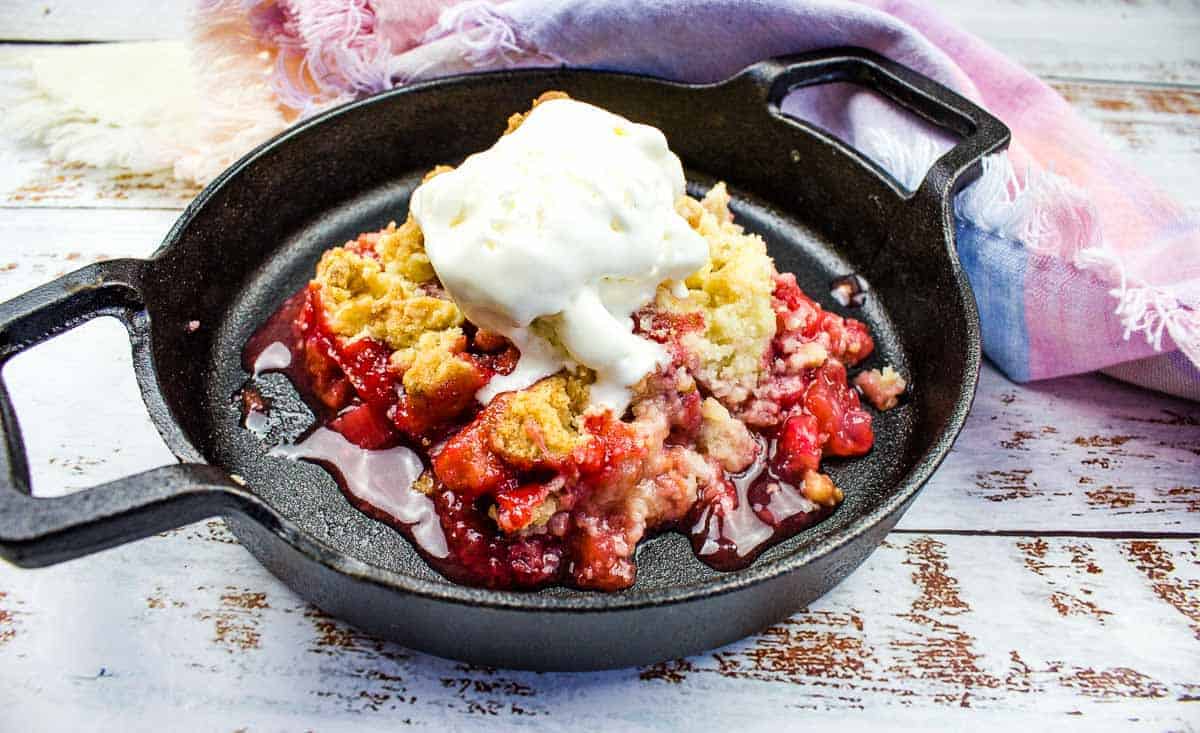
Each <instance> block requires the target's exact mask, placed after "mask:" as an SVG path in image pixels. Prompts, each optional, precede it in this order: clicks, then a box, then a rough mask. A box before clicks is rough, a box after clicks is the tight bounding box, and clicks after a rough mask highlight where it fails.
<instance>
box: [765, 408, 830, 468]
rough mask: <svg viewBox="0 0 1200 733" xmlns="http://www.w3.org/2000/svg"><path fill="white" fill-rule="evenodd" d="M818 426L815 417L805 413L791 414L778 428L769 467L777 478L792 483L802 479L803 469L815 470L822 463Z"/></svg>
mask: <svg viewBox="0 0 1200 733" xmlns="http://www.w3.org/2000/svg"><path fill="white" fill-rule="evenodd" d="M820 433H821V429H820V425H819V424H818V422H817V418H815V417H813V416H812V415H809V414H807V413H803V412H799V413H795V414H793V415H792V416H791V417H789V418H788V419H787V420H786V421H785V422H784V423H783V427H782V428H781V429H780V431H779V437H778V439H777V440H776V443H775V454H774V455H773V456H771V468H772V469H773V470H774V472H775V474H776V475H777V476H779V478H781V479H784V480H785V481H790V482H792V483H801V482H803V481H804V474H805V472H806V471H815V470H817V466H818V465H819V464H820V462H821V442H822V441H821V434H820Z"/></svg>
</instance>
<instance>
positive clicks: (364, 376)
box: [335, 338, 396, 409]
mask: <svg viewBox="0 0 1200 733" xmlns="http://www.w3.org/2000/svg"><path fill="white" fill-rule="evenodd" d="M338 342H340V343H338ZM338 342H335V343H337V345H336V346H335V354H336V356H337V357H338V363H339V365H340V366H341V367H342V371H344V372H345V373H346V376H347V377H348V378H349V379H350V383H351V384H352V385H354V391H356V392H357V393H358V396H359V397H361V398H363V400H364V401H366V402H370V403H371V404H373V405H375V406H376V407H381V408H384V409H386V408H387V407H389V406H390V405H391V404H392V403H394V402H395V401H396V378H395V376H394V375H393V374H391V373H390V372H389V371H388V356H390V355H391V350H390V349H388V347H387V345H385V344H382V343H380V342H378V341H376V340H374V339H369V338H360V339H354V340H353V341H346V340H342V339H338Z"/></svg>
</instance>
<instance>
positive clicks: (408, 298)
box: [314, 217, 463, 349]
mask: <svg viewBox="0 0 1200 733" xmlns="http://www.w3.org/2000/svg"><path fill="white" fill-rule="evenodd" d="M314 282H315V283H316V284H317V286H318V287H319V288H320V292H321V302H322V304H323V305H324V308H325V313H326V317H327V319H328V323H329V327H330V329H331V330H332V331H333V332H334V333H336V334H337V335H339V336H345V337H347V338H352V339H354V338H362V337H370V338H373V339H375V340H377V341H381V342H383V343H385V344H387V345H388V346H390V347H391V348H393V349H404V348H407V347H409V346H412V345H413V344H414V343H415V342H416V341H417V340H418V339H419V338H420V337H421V336H422V335H423V334H426V333H429V332H437V331H444V330H448V329H453V328H457V327H458V326H461V325H462V324H463V314H462V311H460V310H459V308H458V306H457V305H455V304H454V303H453V302H452V301H450V300H449V299H447V298H445V297H443V296H442V295H441V293H440V288H439V287H437V285H436V280H435V278H434V273H433V267H432V266H431V265H430V264H429V257H428V256H426V254H425V249H424V245H423V241H422V237H421V230H420V228H419V227H417V225H416V222H415V221H413V220H412V218H411V217H410V218H409V219H408V220H407V221H405V222H404V225H403V226H401V227H396V225H395V223H392V224H389V225H388V227H387V228H386V229H384V230H383V231H380V232H375V233H372V234H364V235H362V236H360V237H359V238H358V239H357V240H355V241H352V242H347V243H346V244H345V245H344V246H342V247H334V248H333V249H331V250H329V251H327V252H326V253H325V254H324V255H323V256H322V257H321V261H320V262H319V263H318V264H317V273H316V279H315V280H314Z"/></svg>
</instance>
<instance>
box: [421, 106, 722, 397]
mask: <svg viewBox="0 0 1200 733" xmlns="http://www.w3.org/2000/svg"><path fill="white" fill-rule="evenodd" d="M684 185H685V181H684V176H683V166H682V165H681V164H680V162H679V158H677V157H676V156H675V154H674V153H672V152H671V151H670V150H669V149H668V148H667V141H666V138H665V137H664V136H663V134H662V132H660V131H659V130H657V129H655V128H653V127H650V126H648V125H640V124H636V123H633V122H630V121H629V120H627V119H625V118H623V117H620V116H618V115H615V114H612V113H611V112H607V111H605V110H602V109H600V108H598V107H594V106H592V105H589V104H584V103H582V102H577V101H573V100H569V99H556V100H551V101H548V102H544V103H542V104H540V105H538V106H537V107H536V108H535V109H534V110H533V111H532V112H531V113H530V114H529V115H528V116H527V117H526V119H525V121H524V123H523V124H522V125H521V126H520V127H519V128H518V129H517V130H516V131H515V132H513V133H511V134H509V135H506V136H504V137H502V138H501V139H500V140H499V142H497V143H496V144H495V145H494V146H493V147H492V148H491V149H489V150H487V151H484V152H482V153H478V154H476V155H473V156H471V157H470V158H467V160H466V161H465V162H464V163H463V164H462V165H461V166H459V167H458V168H457V169H456V170H453V171H450V172H447V173H443V174H441V175H439V176H437V177H435V178H433V179H431V180H429V181H428V182H426V183H424V184H422V185H421V186H420V187H419V188H417V190H416V191H414V192H413V196H412V204H411V210H412V214H413V216H414V217H415V218H416V220H417V223H418V224H419V225H420V226H421V230H422V231H423V233H424V236H425V249H426V252H427V253H428V255H429V259H430V262H431V263H432V264H433V268H434V270H435V271H436V272H437V275H438V278H439V279H440V280H441V281H442V284H443V285H444V286H445V287H446V290H447V291H448V292H449V293H450V296H451V297H452V298H453V299H454V300H455V302H457V303H458V305H459V307H460V308H462V310H463V312H464V313H465V314H466V316H467V318H469V319H470V320H471V321H472V322H473V323H475V324H476V325H478V326H481V327H484V328H488V329H491V330H493V331H497V332H499V333H502V334H504V335H505V336H507V337H508V338H509V339H510V340H511V341H512V342H513V343H514V344H515V345H516V346H517V348H518V349H519V350H520V351H521V358H520V361H519V362H518V364H517V367H516V369H515V370H514V371H513V372H512V374H509V375H507V376H499V377H496V378H495V379H493V380H492V381H491V382H490V383H489V384H488V386H487V387H485V388H484V389H483V390H480V392H479V394H478V397H479V399H480V401H482V402H484V403H486V402H488V401H490V400H491V398H492V397H494V396H495V395H496V394H499V393H500V392H505V391H509V390H515V389H522V388H525V387H528V386H530V385H531V384H533V383H534V382H536V381H537V380H539V379H541V378H542V377H546V376H549V375H551V374H554V373H555V372H557V371H559V370H560V369H562V368H563V367H564V366H569V365H573V364H583V365H584V366H587V367H590V368H592V369H594V370H595V371H596V382H595V384H593V385H592V388H591V399H592V402H593V403H595V404H599V405H603V406H606V407H609V408H612V409H613V411H614V412H617V413H620V412H622V411H624V409H625V406H626V405H627V404H628V403H629V399H630V396H631V395H630V391H629V387H630V386H632V385H633V384H635V383H636V382H637V381H638V380H640V379H641V378H642V377H644V376H645V375H646V374H648V373H650V372H651V371H653V370H655V369H657V368H658V367H660V366H662V365H664V364H666V363H667V362H668V356H667V353H666V350H665V349H664V348H663V347H662V346H661V345H660V344H657V343H655V342H653V341H650V340H648V339H644V338H642V337H640V336H638V335H636V334H634V333H633V319H632V317H631V316H632V314H633V312H634V311H636V310H637V309H638V308H640V307H642V306H643V305H645V304H646V303H648V302H649V301H650V300H651V299H652V298H653V297H654V293H655V290H656V289H657V288H658V286H659V285H660V284H661V283H663V282H664V281H668V280H681V279H683V278H685V277H687V276H688V275H690V274H691V273H693V272H695V271H696V270H698V269H699V268H700V267H701V266H703V265H704V263H705V262H707V261H708V244H707V242H706V241H705V240H704V238H703V237H701V236H700V235H699V234H697V233H696V232H694V231H693V230H692V229H691V227H689V226H688V223H687V222H686V221H685V220H684V219H683V217H681V216H680V215H679V214H678V213H677V212H676V211H675V202H676V201H677V200H678V199H679V198H680V197H681V196H683V195H684ZM539 318H541V319H544V320H542V321H540V322H539V323H540V326H541V327H540V328H539V329H538V331H540V333H539V332H535V330H534V329H531V328H530V326H531V324H532V323H533V322H534V321H535V320H536V319H539ZM546 336H549V338H546Z"/></svg>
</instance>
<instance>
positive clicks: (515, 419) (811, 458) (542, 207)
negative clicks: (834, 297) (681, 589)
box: [246, 93, 905, 590]
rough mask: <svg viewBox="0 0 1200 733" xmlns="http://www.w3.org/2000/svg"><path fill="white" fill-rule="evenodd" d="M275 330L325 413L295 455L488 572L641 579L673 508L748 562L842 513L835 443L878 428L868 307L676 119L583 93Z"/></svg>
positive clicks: (463, 178)
mask: <svg viewBox="0 0 1200 733" xmlns="http://www.w3.org/2000/svg"><path fill="white" fill-rule="evenodd" d="M280 344H282V346H280ZM272 349H274V350H275V351H274V356H273V357H272V358H274V359H275V361H274V362H273V363H270V364H266V367H267V368H271V367H274V368H286V369H287V371H288V373H289V375H290V376H291V378H292V381H293V383H294V384H295V385H296V387H297V388H298V389H299V391H300V392H301V393H302V394H303V395H304V396H305V398H306V399H307V400H308V401H309V403H310V404H311V405H312V406H313V408H314V410H315V411H316V412H317V414H318V416H319V418H320V423H321V424H320V427H318V428H317V429H316V430H315V431H314V432H313V433H311V434H310V437H309V438H306V439H305V441H302V443H301V444H300V445H301V446H303V445H304V443H305V442H307V443H309V444H310V445H309V448H308V449H306V450H307V452H305V450H299V449H296V450H293V452H292V453H291V455H300V456H303V457H313V458H318V459H322V460H323V461H324V462H325V463H327V464H333V465H334V467H335V468H338V469H339V472H340V474H341V476H340V478H341V479H342V484H343V488H344V490H345V491H346V493H347V495H348V497H349V498H350V500H351V501H352V502H354V503H355V504H356V505H357V506H359V507H360V508H361V509H363V510H364V511H366V512H367V513H368V514H371V515H372V516H374V517H376V518H378V519H381V520H383V521H386V522H388V523H390V524H392V525H393V526H395V527H396V528H397V529H399V530H400V531H402V532H404V533H405V534H406V536H408V537H409V538H410V539H411V540H412V541H413V542H414V544H415V545H416V546H417V547H418V549H420V550H421V551H422V553H423V554H424V556H425V557H426V558H427V559H428V560H429V561H430V563H431V564H432V565H433V567H435V568H436V569H437V570H439V571H440V572H442V573H443V574H444V575H446V576H447V577H449V578H451V579H453V580H455V581H458V582H462V583H467V584H471V585H480V586H487V587H493V588H536V587H541V586H545V585H549V584H568V585H573V586H577V587H581V588H591V589H598V590H618V589H621V588H626V587H628V586H629V585H631V584H632V583H633V582H634V579H635V574H636V567H635V565H634V550H635V548H636V547H637V545H638V542H639V541H641V540H642V539H643V538H644V537H646V536H647V535H648V534H650V533H653V532H658V531H662V530H667V529H673V530H677V531H681V532H684V533H686V534H687V535H689V536H690V538H691V542H692V545H693V548H694V549H695V552H696V554H697V556H698V557H699V558H700V559H701V560H703V561H704V562H706V563H708V564H709V565H711V566H713V567H715V568H718V569H733V568H737V567H742V566H744V565H746V564H748V563H749V562H751V561H752V560H753V559H754V557H755V556H756V555H757V554H758V553H760V552H761V551H762V550H763V549H764V548H765V547H767V546H769V545H770V544H772V543H773V542H776V541H778V540H780V539H782V538H785V537H787V536H790V535H792V534H794V533H795V532H797V531H799V530H800V529H802V528H804V527H807V526H809V525H811V524H813V523H814V522H817V521H819V520H821V519H822V518H824V517H825V516H827V515H828V514H830V513H831V512H833V511H834V509H835V508H836V507H837V506H838V504H839V502H841V500H842V490H843V489H842V487H838V486H836V485H835V484H834V482H833V481H832V480H831V479H830V478H829V476H827V475H826V474H825V473H823V472H822V471H821V460H822V457H823V456H859V455H862V454H864V453H866V452H867V451H869V450H870V449H871V446H872V442H873V439H874V438H873V434H872V431H871V414H870V413H869V412H868V411H867V410H866V409H864V407H863V406H862V404H861V403H860V398H859V391H857V390H856V389H855V388H854V387H852V386H851V385H850V383H849V382H848V381H847V368H848V367H853V366H855V365H856V364H858V363H859V362H861V361H862V360H864V359H865V358H867V356H868V355H870V354H871V351H872V349H873V343H872V340H871V336H870V334H868V332H867V330H866V328H865V327H864V325H863V324H862V323H860V322H858V321H856V320H853V319H849V318H844V317H842V316H839V315H837V314H834V313H831V312H829V311H826V310H823V309H822V308H821V306H819V305H818V304H817V303H816V302H815V301H813V300H812V299H811V298H809V297H808V296H807V295H805V294H804V293H803V292H802V291H801V290H800V288H799V287H798V286H797V284H796V279H795V277H794V276H793V275H791V274H787V273H782V274H781V273H779V272H778V271H777V270H776V269H775V265H774V263H773V261H772V260H771V258H770V257H769V256H768V255H767V251H766V245H765V244H764V242H763V240H762V239H761V238H760V237H759V236H757V235H755V234H751V233H747V232H746V231H744V230H743V228H742V227H741V226H739V225H738V224H737V223H736V222H735V221H734V218H733V216H732V214H731V213H730V209H729V195H728V193H727V192H726V189H725V186H724V185H723V184H717V185H716V186H714V187H713V188H712V189H711V190H710V191H709V192H708V194H707V195H706V196H704V198H703V199H701V200H697V199H694V198H691V197H689V196H687V195H686V194H685V192H684V177H683V170H682V167H681V165H680V163H679V160H678V158H676V157H675V156H674V155H673V154H672V153H671V152H670V151H669V150H668V148H667V146H666V141H665V139H664V138H663V136H662V133H661V132H659V131H658V130H655V129H654V128H651V127H647V126H644V125H638V124H635V123H632V122H630V121H628V120H626V119H624V118H621V117H618V116H616V115H613V114H611V113H608V112H605V111H603V110H600V109H598V108H596V107H592V106H590V105H586V104H582V103H580V102H576V101H573V100H570V99H567V98H566V96H565V95H562V94H559V93H548V94H546V95H543V97H542V98H540V99H539V100H538V101H537V102H536V103H535V105H534V108H533V109H532V110H531V111H530V112H528V113H526V114H524V115H514V116H513V118H512V119H510V120H509V129H508V131H507V132H506V133H505V135H504V136H503V137H502V138H501V139H500V141H499V142H498V143H497V144H496V146H495V147H493V148H492V149H490V150H488V151H485V152H483V153H480V154H478V155H475V156H472V157H471V158H468V159H467V160H466V161H465V162H464V163H463V164H462V165H461V166H459V167H458V168H457V169H450V168H446V167H439V168H437V169H435V170H434V171H432V172H431V173H430V174H429V176H428V177H427V178H426V180H425V182H424V183H423V184H422V185H421V186H420V187H419V188H418V189H417V190H416V191H415V192H414V194H413V197H412V201H411V205H410V211H409V214H408V216H407V218H406V219H405V221H404V223H403V224H401V225H399V226H397V225H395V224H389V225H388V226H387V227H386V228H385V229H383V230H381V231H377V232H371V233H367V234H363V235H361V236H359V237H358V238H357V239H356V240H354V241H351V242H347V243H345V244H344V245H342V246H340V247H334V248H332V249H330V250H328V251H327V252H325V254H324V255H323V257H322V258H321V260H320V263H319V264H318V265H317V268H316V273H315V276H314V278H313V279H312V281H311V282H310V283H309V285H308V286H307V287H306V288H305V289H303V290H302V291H301V292H300V293H298V294H296V295H295V296H294V297H293V298H291V299H290V300H289V301H288V302H287V303H286V304H285V306H284V307H283V308H282V309H281V310H280V311H279V312H278V313H277V314H276V316H275V317H274V318H273V319H272V321H271V323H270V324H268V326H266V327H264V329H263V330H262V331H260V333H259V334H257V335H256V336H255V337H254V338H252V339H251V341H250V342H249V343H248V344H247V353H246V363H247V365H250V364H255V363H259V364H260V365H262V364H263V357H264V356H265V355H267V354H268V352H269V351H270V350H272ZM281 349H282V350H283V351H282V352H281V351H280V350H281ZM289 355H290V356H289ZM854 384H855V385H856V386H857V387H858V389H859V390H861V392H862V394H864V395H865V396H866V397H867V398H868V399H869V401H870V402H871V403H872V405H873V406H875V407H876V408H878V409H887V408H889V407H891V406H893V405H895V404H896V400H897V398H898V396H899V395H900V394H901V393H902V392H903V391H904V388H905V384H904V380H903V378H902V377H901V376H900V375H899V374H898V373H896V372H895V371H894V370H892V369H891V368H890V367H889V368H885V369H883V370H882V371H876V370H872V371H869V372H863V373H861V374H859V375H858V376H857V377H856V378H855V380H854ZM318 442H319V443H320V445H321V446H325V447H324V448H321V447H319V446H317V443H318ZM329 446H334V448H335V449H336V450H342V449H346V448H348V449H350V450H352V451H357V452H358V454H357V455H358V457H357V458H355V459H354V461H353V468H347V467H346V465H349V464H346V465H342V464H341V463H340V462H339V460H335V459H333V458H331V457H330V456H331V455H333V454H332V453H330V452H329V450H332V449H330V448H329ZM285 452H286V451H285ZM343 453H344V451H343ZM368 474H369V475H368Z"/></svg>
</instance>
